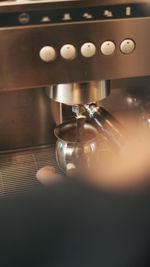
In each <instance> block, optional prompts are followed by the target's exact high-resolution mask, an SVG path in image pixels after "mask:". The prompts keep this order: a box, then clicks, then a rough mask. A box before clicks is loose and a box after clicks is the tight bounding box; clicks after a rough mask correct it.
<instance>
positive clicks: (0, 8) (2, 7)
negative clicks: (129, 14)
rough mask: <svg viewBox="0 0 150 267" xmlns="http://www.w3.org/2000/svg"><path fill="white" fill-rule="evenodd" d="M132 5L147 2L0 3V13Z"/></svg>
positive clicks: (49, 0) (66, 0)
mask: <svg viewBox="0 0 150 267" xmlns="http://www.w3.org/2000/svg"><path fill="white" fill-rule="evenodd" d="M131 3H132V4H133V3H149V0H134V1H133V0H121V2H120V0H113V1H112V0H47V1H46V0H44V1H34V0H33V1H26V2H22V3H21V2H20V3H19V2H15V1H2V2H0V12H15V11H30V10H33V9H34V10H42V9H46V8H60V7H63V8H69V7H84V6H86V7H88V6H101V5H105V6H107V5H116V4H131Z"/></svg>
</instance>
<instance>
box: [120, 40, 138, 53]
mask: <svg viewBox="0 0 150 267" xmlns="http://www.w3.org/2000/svg"><path fill="white" fill-rule="evenodd" d="M134 49H135V43H134V41H133V40H131V39H125V40H124V41H123V42H122V43H121V45H120V50H121V52H122V53H123V54H131V53H132V52H133V50H134Z"/></svg>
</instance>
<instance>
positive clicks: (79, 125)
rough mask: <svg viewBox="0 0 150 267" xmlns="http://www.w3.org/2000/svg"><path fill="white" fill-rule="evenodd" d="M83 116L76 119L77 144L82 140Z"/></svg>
mask: <svg viewBox="0 0 150 267" xmlns="http://www.w3.org/2000/svg"><path fill="white" fill-rule="evenodd" d="M85 120H86V118H85V116H78V117H76V137H77V142H80V141H81V140H83V132H84V123H85Z"/></svg>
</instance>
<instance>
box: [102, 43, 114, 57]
mask: <svg viewBox="0 0 150 267" xmlns="http://www.w3.org/2000/svg"><path fill="white" fill-rule="evenodd" d="M115 48H116V46H115V44H114V43H113V42H112V41H105V42H104V43H103V44H102V45H101V52H102V54H103V55H105V56H110V55H112V54H113V53H114V52H115Z"/></svg>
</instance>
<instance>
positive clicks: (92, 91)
mask: <svg viewBox="0 0 150 267" xmlns="http://www.w3.org/2000/svg"><path fill="white" fill-rule="evenodd" d="M46 93H47V95H48V96H49V98H51V99H53V100H55V101H57V102H60V103H63V104H66V105H72V106H73V105H79V104H87V103H92V102H98V101H100V100H102V99H104V98H106V97H107V96H108V95H109V93H110V82H109V81H98V82H88V83H73V84H59V85H55V86H50V87H49V88H46Z"/></svg>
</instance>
